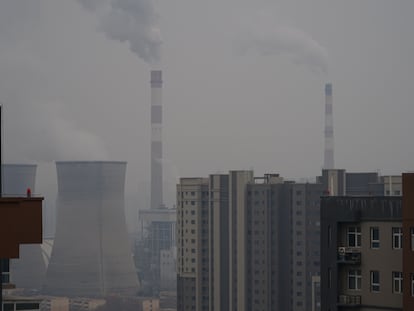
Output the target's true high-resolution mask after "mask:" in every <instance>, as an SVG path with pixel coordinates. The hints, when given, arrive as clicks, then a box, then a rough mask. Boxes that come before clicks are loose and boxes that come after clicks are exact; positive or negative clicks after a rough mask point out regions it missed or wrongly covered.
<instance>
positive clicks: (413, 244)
mask: <svg viewBox="0 0 414 311" xmlns="http://www.w3.org/2000/svg"><path fill="white" fill-rule="evenodd" d="M410 233H411V250H412V251H414V228H413V227H411V228H410Z"/></svg>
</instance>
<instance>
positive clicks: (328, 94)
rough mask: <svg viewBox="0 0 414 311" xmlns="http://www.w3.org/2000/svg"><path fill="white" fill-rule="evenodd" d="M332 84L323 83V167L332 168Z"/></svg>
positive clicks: (333, 164)
mask: <svg viewBox="0 0 414 311" xmlns="http://www.w3.org/2000/svg"><path fill="white" fill-rule="evenodd" d="M332 102H333V97H332V84H331V83H327V84H326V85H325V153H324V163H323V168H324V169H325V170H332V169H334V168H335V163H334V127H333V105H332Z"/></svg>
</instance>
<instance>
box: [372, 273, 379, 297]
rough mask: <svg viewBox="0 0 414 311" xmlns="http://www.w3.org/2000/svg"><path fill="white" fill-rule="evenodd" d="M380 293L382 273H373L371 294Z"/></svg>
mask: <svg viewBox="0 0 414 311" xmlns="http://www.w3.org/2000/svg"><path fill="white" fill-rule="evenodd" d="M379 291H380V273H379V271H371V292H379Z"/></svg>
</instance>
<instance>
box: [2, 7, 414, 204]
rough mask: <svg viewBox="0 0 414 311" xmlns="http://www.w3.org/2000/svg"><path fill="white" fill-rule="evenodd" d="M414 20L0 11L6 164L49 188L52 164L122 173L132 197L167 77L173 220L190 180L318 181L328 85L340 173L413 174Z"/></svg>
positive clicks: (294, 10) (240, 11)
mask: <svg viewBox="0 0 414 311" xmlns="http://www.w3.org/2000/svg"><path fill="white" fill-rule="evenodd" d="M102 2H104V4H102ZM81 3H84V4H85V3H86V5H84V6H82V5H81ZM152 4H153V6H152ZM413 12H414V2H413V1H411V0H399V1H389V0H358V1H357V0H346V1H345V0H343V1H331V0H313V1H308V0H296V1H292V0H280V1H264V0H259V1H247V0H220V1H218V0H210V1H194V0H174V1H171V0H157V1H155V2H154V3H151V2H150V1H145V0H139V1H134V0H110V1H109V0H108V1H103V0H102V1H101V2H100V1H92V0H90V1H88V0H82V1H80V0H79V1H76V0H18V1H16V0H2V1H0V101H1V102H2V103H3V105H4V113H5V116H4V123H5V134H4V136H5V144H4V147H5V151H4V154H5V161H6V162H22V161H23V162H35V163H40V166H39V173H38V175H39V178H42V180H38V181H39V183H40V184H41V185H47V184H49V185H50V184H53V183H54V179H53V178H54V177H55V176H54V175H53V176H51V177H50V179H47V177H48V176H49V175H50V174H51V173H50V172H52V173H53V174H54V166H53V161H55V160H94V159H109V160H126V161H128V173H127V191H128V192H130V193H132V192H134V191H136V189H141V191H142V187H143V184H144V183H145V182H146V181H148V180H149V164H150V158H149V157H150V148H149V146H150V88H149V70H150V68H151V66H156V67H161V68H162V69H163V70H164V120H165V121H164V152H165V161H164V162H165V164H166V165H165V175H166V176H165V177H166V179H167V181H168V182H170V184H171V186H170V187H169V188H168V192H169V196H168V199H167V203H169V204H173V201H174V191H175V190H174V183H175V178H177V177H178V176H200V175H201V176H205V175H207V174H209V173H215V172H219V171H227V170H228V169H250V168H253V169H254V170H255V172H256V174H262V173H264V172H279V173H281V174H282V175H283V176H286V177H293V178H298V177H308V176H315V175H317V174H318V173H319V171H320V168H321V165H322V161H323V120H324V119H323V112H324V94H323V89H324V84H325V82H327V81H328V82H332V83H333V90H334V126H335V151H336V154H335V161H336V166H337V167H338V168H345V169H347V170H348V171H360V170H365V171H376V170H380V171H381V173H383V174H399V173H401V172H402V171H406V170H413V169H414V158H413V155H414V141H413V138H412V135H413V133H414V122H412V118H413V116H414V100H413V98H414V62H413V59H412V57H413V55H414V37H413V34H412V31H413V29H414V20H413V19H412V13H413ZM134 29H136V32H135V31H134ZM130 37H131V38H133V39H132V41H128V38H130ZM148 53H149V54H148ZM157 53H160V55H161V57H160V58H161V61H160V64H156V65H154V63H156V60H157V58H158V56H157V55H153V54H157ZM145 60H147V61H149V62H151V63H152V64H148V63H147V62H146V61H145ZM42 170H43V171H42ZM46 171H47V172H48V173H45V172H46ZM40 189H42V188H41V187H40ZM141 200H143V199H142V198H141Z"/></svg>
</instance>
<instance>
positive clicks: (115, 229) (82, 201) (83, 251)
mask: <svg viewBox="0 0 414 311" xmlns="http://www.w3.org/2000/svg"><path fill="white" fill-rule="evenodd" d="M56 169H57V180H58V197H57V226H56V234H55V240H54V246H53V250H52V255H51V258H50V262H49V265H48V269H47V274H46V282H45V285H44V288H43V292H44V293H45V294H48V295H52V296H66V297H90V298H94V297H105V296H107V295H121V296H132V295H136V293H137V292H138V289H139V282H138V278H137V275H136V270H135V268H134V263H133V258H132V253H131V250H130V245H129V240H128V234H127V229H126V222H125V211H124V185H125V173H126V162H102V161H85V162H56Z"/></svg>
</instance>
